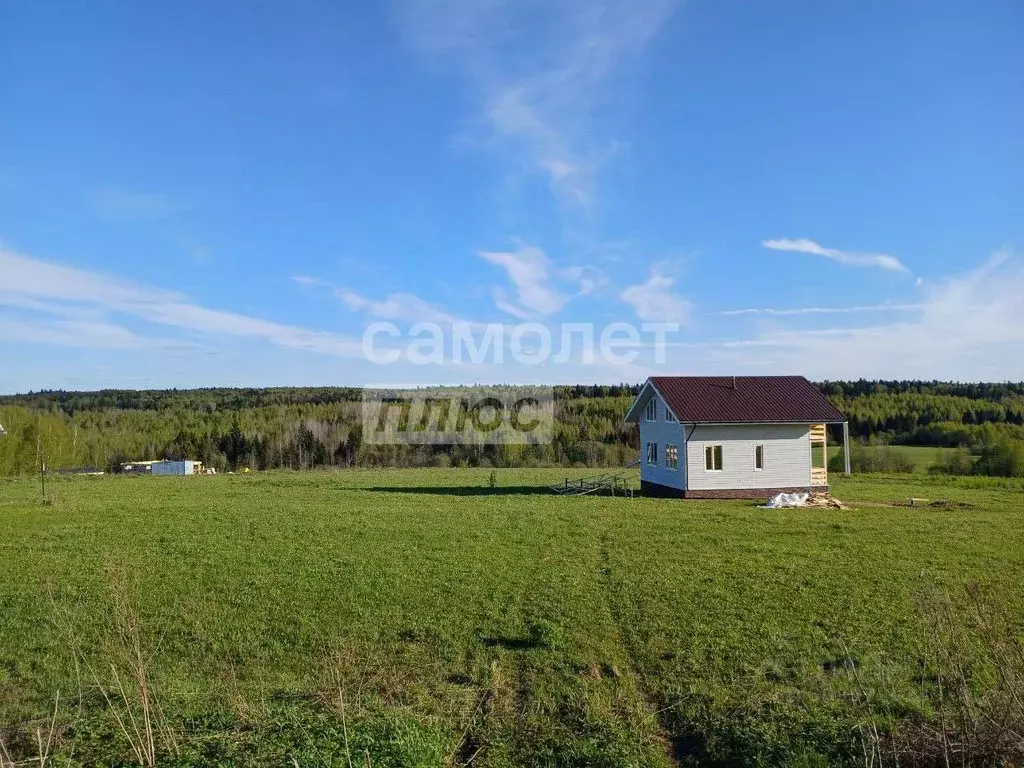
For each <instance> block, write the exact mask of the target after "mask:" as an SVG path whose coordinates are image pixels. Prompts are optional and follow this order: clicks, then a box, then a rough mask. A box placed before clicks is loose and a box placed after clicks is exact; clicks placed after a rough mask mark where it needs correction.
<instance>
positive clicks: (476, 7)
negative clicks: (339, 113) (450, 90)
mask: <svg viewBox="0 0 1024 768" xmlns="http://www.w3.org/2000/svg"><path fill="white" fill-rule="evenodd" d="M673 6H674V2H673V1H672V0H633V1H632V2H628V1H627V0H525V2H510V1H504V0H475V1H473V2H466V1H465V0H400V2H399V10H400V13H399V17H400V21H401V24H402V26H403V28H404V30H405V32H406V35H407V36H408V38H409V39H410V40H411V41H412V42H413V43H414V45H415V46H416V47H417V48H419V49H420V50H421V51H423V52H425V53H426V54H428V55H430V56H431V57H432V58H437V59H440V60H441V61H443V62H445V63H447V64H449V65H451V66H453V67H454V68H455V69H456V70H457V71H459V73H460V74H462V75H463V76H464V77H466V78H467V79H468V80H469V82H470V83H471V86H472V88H473V90H474V92H475V94H476V97H477V99H478V109H479V116H480V119H482V120H483V122H484V124H485V125H486V126H487V129H488V132H489V133H490V135H491V137H492V139H493V142H494V146H495V147H496V148H498V149H499V150H500V151H501V152H502V153H503V154H506V155H507V156H508V158H509V161H510V163H511V165H512V166H513V167H514V168H516V169H517V170H518V169H520V168H523V167H525V168H527V169H529V170H530V171H532V172H536V173H540V174H543V175H544V176H545V177H546V178H547V179H548V181H549V183H550V185H551V187H552V189H553V190H554V191H555V192H556V193H557V194H558V195H559V197H560V198H562V199H563V200H566V201H569V202H571V203H573V204H576V205H584V206H585V205H588V204H589V202H590V200H591V198H592V195H593V185H594V175H595V173H596V171H597V167H598V166H599V165H600V164H601V162H602V161H603V156H604V155H606V154H607V147H608V146H613V145H614V144H615V137H614V136H613V135H611V134H610V132H609V128H608V127H607V126H606V125H604V124H602V123H601V122H600V121H599V120H597V119H596V118H595V115H596V114H597V113H598V111H599V110H598V109H597V107H599V106H600V105H602V104H603V103H607V102H608V101H609V95H610V94H611V93H612V92H613V91H614V86H615V84H616V83H615V77H614V76H615V75H617V74H618V73H619V72H620V71H621V70H622V68H623V64H624V63H625V62H626V61H627V60H628V59H629V58H630V57H632V56H634V55H636V54H637V53H639V52H640V51H642V50H643V49H644V47H645V46H646V45H647V43H648V42H649V41H650V40H651V38H652V37H653V36H654V35H655V34H656V33H657V31H658V30H659V29H660V28H661V26H662V25H663V24H664V23H665V21H666V19H667V18H668V17H669V15H670V14H671V11H672V8H673Z"/></svg>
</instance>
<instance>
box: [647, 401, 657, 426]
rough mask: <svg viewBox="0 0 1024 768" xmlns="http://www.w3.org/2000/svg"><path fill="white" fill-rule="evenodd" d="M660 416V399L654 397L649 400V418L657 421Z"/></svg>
mask: <svg viewBox="0 0 1024 768" xmlns="http://www.w3.org/2000/svg"><path fill="white" fill-rule="evenodd" d="M657 418H658V400H657V398H654V397H652V398H651V399H650V400H648V401H647V420H648V421H656V420H657Z"/></svg>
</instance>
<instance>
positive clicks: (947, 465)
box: [928, 446, 974, 475]
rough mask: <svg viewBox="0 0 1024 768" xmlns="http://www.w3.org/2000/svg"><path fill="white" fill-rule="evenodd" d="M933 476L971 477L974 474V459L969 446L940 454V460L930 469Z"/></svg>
mask: <svg viewBox="0 0 1024 768" xmlns="http://www.w3.org/2000/svg"><path fill="white" fill-rule="evenodd" d="M928 472H929V474H932V475H970V474H972V473H973V472H974V459H972V458H971V452H970V451H969V450H967V446H960V447H959V448H957V449H955V450H952V451H946V452H944V453H940V454H939V457H938V460H937V461H936V462H935V463H934V464H932V465H931V466H930V467H928Z"/></svg>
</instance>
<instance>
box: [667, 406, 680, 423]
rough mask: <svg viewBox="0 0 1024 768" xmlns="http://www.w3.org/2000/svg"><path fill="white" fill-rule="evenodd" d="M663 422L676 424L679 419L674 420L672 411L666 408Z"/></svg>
mask: <svg viewBox="0 0 1024 768" xmlns="http://www.w3.org/2000/svg"><path fill="white" fill-rule="evenodd" d="M665 421H671V422H678V421H679V419H677V418H676V415H675V414H674V413H672V411H670V410H669V409H668V408H667V407H666V408H665Z"/></svg>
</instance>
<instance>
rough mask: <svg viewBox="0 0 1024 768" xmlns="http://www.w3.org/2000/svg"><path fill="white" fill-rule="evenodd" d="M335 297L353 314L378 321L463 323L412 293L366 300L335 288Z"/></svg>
mask: <svg viewBox="0 0 1024 768" xmlns="http://www.w3.org/2000/svg"><path fill="white" fill-rule="evenodd" d="M334 295H335V296H337V297H338V298H339V299H341V301H342V302H343V303H344V304H345V306H346V307H348V309H350V310H352V311H353V312H364V313H366V314H367V315H369V316H370V317H372V318H375V319H378V320H404V321H406V322H410V323H419V322H425V323H439V324H441V325H450V324H453V323H459V322H465V321H463V320H460V319H459V318H458V317H456V316H455V315H453V314H451V313H450V312H448V311H446V310H444V309H442V308H441V307H438V306H436V305H434V304H431V303H430V302H429V301H426V300H424V299H421V298H420V297H419V296H416V295H415V294H412V293H390V294H388V295H387V296H386V297H385V298H384V299H381V300H375V299H368V298H366V297H365V296H362V295H360V294H358V293H356V292H355V291H351V290H348V289H343V288H337V289H335V290H334Z"/></svg>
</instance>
